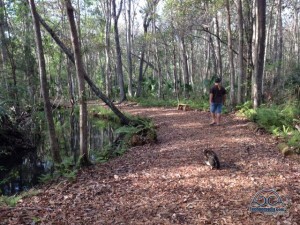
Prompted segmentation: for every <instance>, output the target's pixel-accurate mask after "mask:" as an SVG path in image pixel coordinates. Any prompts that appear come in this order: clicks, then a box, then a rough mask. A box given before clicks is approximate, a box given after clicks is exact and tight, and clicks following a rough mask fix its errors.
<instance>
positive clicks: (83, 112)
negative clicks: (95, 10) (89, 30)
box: [65, 0, 89, 165]
mask: <svg viewBox="0 0 300 225" xmlns="http://www.w3.org/2000/svg"><path fill="white" fill-rule="evenodd" d="M65 5H66V10H67V15H68V20H69V23H70V31H71V37H72V46H73V51H74V56H75V68H76V74H77V80H78V97H79V129H80V130H79V132H80V140H79V143H80V144H79V145H80V164H81V165H89V156H88V144H87V140H88V130H87V104H86V93H85V85H84V72H83V70H84V67H83V62H82V58H81V52H80V44H79V38H78V33H77V28H76V24H75V19H74V9H73V6H72V3H71V1H70V0H65Z"/></svg>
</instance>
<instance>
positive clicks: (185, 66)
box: [180, 36, 190, 98]
mask: <svg viewBox="0 0 300 225" xmlns="http://www.w3.org/2000/svg"><path fill="white" fill-rule="evenodd" d="M180 51H181V60H182V63H183V67H182V70H183V82H184V89H183V91H184V97H185V98H189V96H190V94H189V89H190V77H189V69H188V58H187V52H186V45H185V38H184V36H181V37H180Z"/></svg>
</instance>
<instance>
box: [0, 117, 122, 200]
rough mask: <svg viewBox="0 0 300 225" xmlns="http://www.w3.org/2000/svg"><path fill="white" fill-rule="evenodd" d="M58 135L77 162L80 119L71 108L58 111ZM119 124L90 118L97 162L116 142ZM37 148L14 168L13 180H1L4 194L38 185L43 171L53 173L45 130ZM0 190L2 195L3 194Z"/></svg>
mask: <svg viewBox="0 0 300 225" xmlns="http://www.w3.org/2000/svg"><path fill="white" fill-rule="evenodd" d="M55 123H56V131H57V137H58V140H59V145H60V149H61V155H62V157H63V158H64V157H67V158H70V157H71V158H72V159H73V162H74V164H75V163H76V162H77V161H78V158H79V121H78V118H77V117H76V116H74V113H71V115H70V111H58V112H56V114H55ZM115 128H116V125H115V124H111V123H108V122H103V121H101V120H99V119H90V120H89V122H88V132H89V141H88V145H89V149H90V151H89V157H90V160H91V162H95V161H96V159H97V156H98V155H99V154H101V151H103V148H104V146H107V145H108V144H112V143H113V140H114V130H115ZM36 145H37V151H36V152H34V153H32V154H30V155H29V156H28V157H26V158H25V159H24V160H23V163H22V165H19V166H18V167H17V168H14V169H13V170H12V172H11V175H10V177H11V179H10V180H9V181H7V182H5V181H4V180H2V181H0V190H1V193H2V194H4V195H12V194H15V193H18V192H21V191H24V190H28V189H29V188H31V187H32V186H34V185H36V184H38V182H39V180H38V178H39V177H40V176H41V175H42V174H47V173H51V172H53V162H52V161H51V157H50V150H49V142H48V136H47V133H46V132H45V133H43V135H42V138H41V141H40V142H39V143H36ZM1 193H0V194H1Z"/></svg>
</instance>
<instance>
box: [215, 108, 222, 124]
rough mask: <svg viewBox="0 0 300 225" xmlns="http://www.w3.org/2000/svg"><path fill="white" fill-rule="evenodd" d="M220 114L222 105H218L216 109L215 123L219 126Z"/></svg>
mask: <svg viewBox="0 0 300 225" xmlns="http://www.w3.org/2000/svg"><path fill="white" fill-rule="evenodd" d="M221 113H222V104H218V105H217V107H216V123H217V125H220V123H221Z"/></svg>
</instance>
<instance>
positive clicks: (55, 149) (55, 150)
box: [30, 0, 61, 163]
mask: <svg viewBox="0 0 300 225" xmlns="http://www.w3.org/2000/svg"><path fill="white" fill-rule="evenodd" d="M30 9H31V14H32V19H33V23H34V30H35V42H36V46H37V54H38V61H39V74H40V83H41V89H42V94H43V100H44V108H45V114H46V119H47V123H48V130H49V136H50V149H51V152H52V157H53V161H54V162H55V163H60V162H61V157H60V153H59V146H58V140H57V138H56V132H55V126H54V121H53V115H52V109H51V104H50V100H49V88H48V83H47V76H46V65H45V58H44V52H43V45H42V37H41V31H40V24H39V21H38V18H37V13H36V8H35V3H34V0H30Z"/></svg>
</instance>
